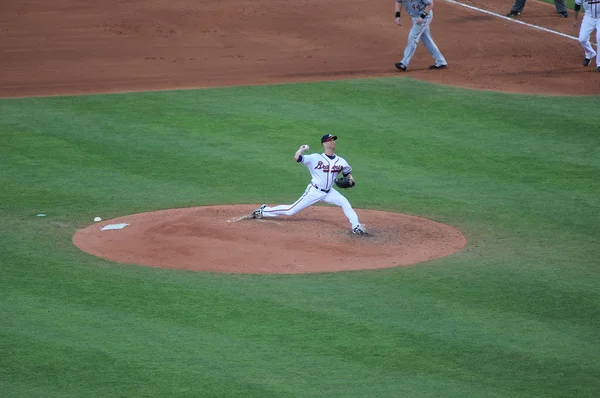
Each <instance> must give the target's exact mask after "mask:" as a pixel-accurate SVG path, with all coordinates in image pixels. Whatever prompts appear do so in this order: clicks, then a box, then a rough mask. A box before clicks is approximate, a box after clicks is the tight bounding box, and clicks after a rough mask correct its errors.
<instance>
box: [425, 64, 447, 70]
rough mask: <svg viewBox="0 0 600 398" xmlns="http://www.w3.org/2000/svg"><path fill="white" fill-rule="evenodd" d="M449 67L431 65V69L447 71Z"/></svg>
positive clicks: (445, 65)
mask: <svg viewBox="0 0 600 398" xmlns="http://www.w3.org/2000/svg"><path fill="white" fill-rule="evenodd" d="M447 67H448V65H447V64H444V65H431V66H430V67H429V69H446V68H447Z"/></svg>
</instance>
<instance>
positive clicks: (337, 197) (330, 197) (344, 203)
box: [323, 189, 366, 232]
mask: <svg viewBox="0 0 600 398" xmlns="http://www.w3.org/2000/svg"><path fill="white" fill-rule="evenodd" d="M323 202H325V203H329V204H332V205H336V206H340V207H341V208H342V210H343V211H344V214H345V215H346V218H348V221H349V222H350V225H352V230H355V229H356V228H359V229H362V231H363V232H366V229H365V228H364V226H363V225H361V224H360V222H359V221H358V215H357V214H356V212H355V211H354V209H353V208H352V206H351V205H350V202H349V201H348V199H346V198H345V197H344V195H342V194H341V193H339V192H338V191H336V190H335V189H332V190H331V191H329V193H328V194H327V196H325V198H323Z"/></svg>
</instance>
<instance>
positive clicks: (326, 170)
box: [250, 134, 367, 235]
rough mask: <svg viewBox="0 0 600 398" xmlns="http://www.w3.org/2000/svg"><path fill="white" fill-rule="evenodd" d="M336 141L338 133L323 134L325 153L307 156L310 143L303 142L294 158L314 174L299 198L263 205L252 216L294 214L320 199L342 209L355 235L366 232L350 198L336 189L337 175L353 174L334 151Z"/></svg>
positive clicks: (346, 175)
mask: <svg viewBox="0 0 600 398" xmlns="http://www.w3.org/2000/svg"><path fill="white" fill-rule="evenodd" d="M335 140H337V136H335V135H331V134H325V135H324V136H323V137H321V144H322V145H323V149H324V153H313V154H310V155H304V152H306V151H307V150H308V149H310V148H309V146H308V145H302V146H300V148H298V150H297V151H296V153H295V154H294V160H296V162H298V163H300V164H302V165H304V166H306V167H307V168H308V171H309V172H310V175H311V181H310V184H308V186H307V187H306V190H305V191H304V193H303V194H302V196H300V198H299V199H298V200H297V201H295V202H294V203H292V204H291V205H279V206H273V207H270V206H267V205H266V204H264V205H262V206H260V207H259V208H258V209H256V210H254V212H253V213H252V214H251V215H250V218H263V217H277V216H293V215H294V214H296V213H298V212H300V211H302V210H304V209H306V208H307V207H309V206H312V205H314V204H316V203H318V202H325V203H330V204H332V205H336V206H340V207H341V208H342V210H343V211H344V214H345V215H346V217H347V218H348V221H349V222H350V225H351V226H352V232H353V233H354V234H356V235H366V234H367V229H366V228H365V226H364V225H362V224H361V223H360V222H358V216H357V215H356V212H355V211H354V209H352V206H351V205H350V202H348V199H346V198H345V197H344V195H342V194H341V193H339V192H338V191H336V190H335V189H334V188H333V185H334V183H335V179H336V177H337V176H338V174H340V173H342V175H343V176H344V177H349V178H352V174H350V172H351V171H352V167H350V165H349V164H348V162H346V160H345V159H344V158H342V157H340V156H338V155H336V154H335Z"/></svg>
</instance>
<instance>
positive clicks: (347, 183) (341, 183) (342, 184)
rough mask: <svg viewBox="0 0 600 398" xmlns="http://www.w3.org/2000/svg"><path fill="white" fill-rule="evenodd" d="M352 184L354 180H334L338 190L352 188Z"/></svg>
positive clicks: (346, 178) (344, 178) (345, 178)
mask: <svg viewBox="0 0 600 398" xmlns="http://www.w3.org/2000/svg"><path fill="white" fill-rule="evenodd" d="M354 184H355V183H354V180H353V179H352V178H348V177H343V178H338V179H337V180H335V185H337V186H338V188H344V189H345V188H352V187H353V186H354Z"/></svg>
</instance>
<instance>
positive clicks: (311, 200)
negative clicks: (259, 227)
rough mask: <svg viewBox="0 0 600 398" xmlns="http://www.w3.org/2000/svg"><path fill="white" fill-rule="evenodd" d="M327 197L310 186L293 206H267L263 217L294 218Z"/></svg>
mask: <svg viewBox="0 0 600 398" xmlns="http://www.w3.org/2000/svg"><path fill="white" fill-rule="evenodd" d="M330 192H331V191H330ZM326 195H327V194H326V193H325V192H322V191H319V190H318V189H315V188H313V187H312V185H310V184H309V185H308V187H307V188H306V191H304V193H303V194H302V196H300V198H299V199H298V200H297V201H295V202H294V203H292V204H291V205H279V206H274V207H269V206H267V207H265V208H264V209H263V212H262V215H263V217H277V216H293V215H294V214H296V213H299V212H301V211H302V210H304V209H306V208H307V207H308V206H312V205H314V204H315V203H317V202H320V201H322V200H323V198H324V197H325V196H326Z"/></svg>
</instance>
